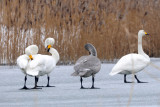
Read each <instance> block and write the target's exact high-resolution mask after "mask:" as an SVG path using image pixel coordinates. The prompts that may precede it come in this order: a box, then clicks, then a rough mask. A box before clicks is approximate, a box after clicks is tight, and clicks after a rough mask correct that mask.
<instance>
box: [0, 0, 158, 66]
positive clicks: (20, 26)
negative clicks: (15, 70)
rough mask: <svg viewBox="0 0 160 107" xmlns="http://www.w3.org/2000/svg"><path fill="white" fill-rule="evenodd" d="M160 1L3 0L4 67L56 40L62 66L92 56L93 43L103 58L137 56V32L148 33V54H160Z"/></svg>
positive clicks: (1, 45) (1, 60)
mask: <svg viewBox="0 0 160 107" xmlns="http://www.w3.org/2000/svg"><path fill="white" fill-rule="evenodd" d="M159 5H160V1H151V0H145V1H144V0H131V1H128V0H122V1H118V0H47V1H43V0H28V1H26V0H3V1H0V25H1V26H3V28H5V26H6V28H5V32H4V30H1V31H0V40H1V42H0V49H1V50H3V51H2V52H1V53H0V64H15V63H16V58H17V57H18V56H19V55H21V54H24V49H25V47H27V46H28V45H31V44H37V45H38V47H39V53H41V54H48V53H47V52H45V50H44V48H45V47H44V41H45V39H46V38H47V37H53V38H55V40H56V43H55V45H54V48H56V49H57V50H58V51H59V53H60V56H61V61H60V63H63V64H67V63H70V62H75V61H76V60H77V59H78V58H79V57H80V56H82V55H85V54H88V52H87V51H86V50H85V49H84V45H85V44H86V43H87V42H90V43H92V44H93V45H94V46H95V47H96V48H97V52H98V57H99V58H100V59H101V60H102V61H103V60H109V61H110V60H113V59H117V58H120V57H121V56H123V55H125V54H127V53H131V52H137V32H138V30H139V29H144V30H145V31H147V32H148V33H150V34H151V35H152V36H150V37H147V38H144V40H143V46H144V50H145V52H147V53H148V54H149V55H150V56H154V57H159V54H160V50H159V48H160V42H159V40H160V37H159V36H158V34H159V32H158V31H159V29H160V22H159V19H160V14H159V13H160V12H159V11H160V9H159V8H160V7H159Z"/></svg>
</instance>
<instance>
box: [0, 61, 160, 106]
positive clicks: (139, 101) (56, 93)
mask: <svg viewBox="0 0 160 107" xmlns="http://www.w3.org/2000/svg"><path fill="white" fill-rule="evenodd" d="M152 63H154V64H155V65H156V66H158V67H160V59H152ZM113 66H114V64H102V68H101V71H100V72H99V73H98V74H97V75H96V77H95V87H98V88H100V89H80V78H79V77H72V76H70V74H71V73H72V72H73V66H57V67H56V68H55V70H54V71H53V72H52V73H51V80H50V84H51V85H55V86H56V87H51V88H46V87H43V88H42V89H39V90H19V89H20V88H22V87H23V84H24V74H23V73H22V72H21V70H20V69H19V68H18V67H17V66H0V107H17V106H18V107H23V106H25V107H126V106H132V107H138V106H139V107H142V106H143V107H144V106H146V107H147V106H152V107H154V106H155V107H157V106H160V70H158V69H156V68H155V67H153V66H148V67H147V68H146V69H145V70H143V71H142V72H139V73H137V77H138V78H139V80H141V81H145V82H148V83H142V84H138V83H137V82H136V81H135V83H129V84H124V83H123V75H115V76H109V75H108V74H109V72H110V71H111V69H112V67H113ZM83 80H84V81H83V85H84V87H91V84H92V80H91V77H89V78H85V79H83ZM127 80H128V81H132V75H129V76H127ZM46 83H47V77H46V76H43V77H40V78H39V82H38V85H46ZM27 86H28V87H30V88H31V87H33V86H34V77H28V80H27Z"/></svg>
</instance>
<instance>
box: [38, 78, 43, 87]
mask: <svg viewBox="0 0 160 107" xmlns="http://www.w3.org/2000/svg"><path fill="white" fill-rule="evenodd" d="M38 81H39V77H37V83H38ZM37 87H44V86H39V85H37Z"/></svg>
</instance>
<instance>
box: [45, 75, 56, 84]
mask: <svg viewBox="0 0 160 107" xmlns="http://www.w3.org/2000/svg"><path fill="white" fill-rule="evenodd" d="M47 80H48V83H47V86H46V87H55V86H50V85H49V80H50V77H49V75H47Z"/></svg>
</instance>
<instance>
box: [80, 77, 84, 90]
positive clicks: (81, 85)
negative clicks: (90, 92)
mask: <svg viewBox="0 0 160 107" xmlns="http://www.w3.org/2000/svg"><path fill="white" fill-rule="evenodd" d="M80 81H81V89H83V88H84V87H83V85H82V81H83V79H82V77H80Z"/></svg>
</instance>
